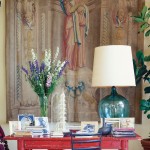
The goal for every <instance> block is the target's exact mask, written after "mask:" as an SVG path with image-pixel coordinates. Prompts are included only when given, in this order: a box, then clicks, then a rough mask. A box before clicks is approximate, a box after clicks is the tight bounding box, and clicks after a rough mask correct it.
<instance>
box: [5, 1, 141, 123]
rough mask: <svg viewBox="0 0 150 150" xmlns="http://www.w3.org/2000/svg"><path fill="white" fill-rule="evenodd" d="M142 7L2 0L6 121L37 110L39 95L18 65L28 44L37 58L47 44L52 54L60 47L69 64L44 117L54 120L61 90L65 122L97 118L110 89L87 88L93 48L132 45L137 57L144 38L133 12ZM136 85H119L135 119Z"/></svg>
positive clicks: (125, 3) (115, 3) (136, 3)
mask: <svg viewBox="0 0 150 150" xmlns="http://www.w3.org/2000/svg"><path fill="white" fill-rule="evenodd" d="M77 4H80V5H77ZM141 6H142V2H140V0H128V1H126V0H114V1H112V0H84V1H81V0H71V1H68V0H13V1H12V0H6V12H7V13H6V25H7V27H6V31H7V35H6V56H7V57H6V62H7V63H6V67H7V120H16V119H17V116H18V114H26V113H28V114H34V115H35V116H39V115H40V107H39V100H38V97H37V96H36V94H35V93H34V92H33V91H32V89H31V87H30V85H29V84H28V83H27V82H26V81H25V77H24V74H22V71H21V69H20V67H21V66H23V65H26V64H27V63H28V60H29V59H30V58H31V49H34V50H35V51H36V52H37V53H38V56H39V59H40V58H41V57H42V56H43V52H44V50H45V49H51V50H52V56H53V55H54V54H55V52H56V49H57V47H59V48H60V53H59V59H60V60H64V59H67V60H68V61H69V65H68V67H67V69H66V70H65V72H64V79H63V81H62V82H61V84H60V85H59V86H58V87H57V88H56V89H55V91H54V92H53V93H52V94H51V96H50V98H49V114H48V117H49V118H50V119H51V118H53V121H56V120H57V118H56V120H55V116H52V115H53V114H55V115H56V116H57V114H58V112H56V110H58V108H57V109H55V108H56V107H57V106H58V103H59V98H60V95H61V94H62V92H64V94H65V100H66V110H67V112H66V114H67V117H66V118H67V122H79V121H99V120H100V117H99V116H98V108H97V107H98V102H99V99H100V98H102V97H104V96H105V95H107V94H108V93H109V88H108V89H102V88H101V89H99V88H93V87H91V79H92V68H93V59H94V49H95V47H97V46H100V45H110V44H119V45H120V44H122V45H131V46H132V50H133V56H135V52H136V50H138V48H142V45H143V44H142V42H143V41H142V40H143V38H141V37H140V36H139V35H138V34H137V31H138V28H137V26H136V25H135V24H134V23H133V21H132V18H131V16H132V15H133V14H136V13H137V11H138V9H139V7H141ZM139 39H141V41H139ZM140 88H141V86H139V87H136V88H134V87H132V88H121V89H120V88H119V89H118V90H119V92H121V94H122V95H123V96H125V97H127V98H128V99H129V103H130V107H131V108H130V110H131V113H130V116H131V117H136V119H137V120H138V121H137V122H138V123H140V121H141V119H139V118H140V117H138V116H140V113H139V112H140V111H139V108H138V107H139V99H140V97H141V91H140ZM137 95H138V96H137ZM52 102H53V103H52ZM137 112H138V115H136V113H137ZM50 119H49V120H50Z"/></svg>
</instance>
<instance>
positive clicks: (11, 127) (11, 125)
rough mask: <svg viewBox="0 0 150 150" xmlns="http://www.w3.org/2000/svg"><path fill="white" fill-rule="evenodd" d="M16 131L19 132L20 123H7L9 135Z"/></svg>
mask: <svg viewBox="0 0 150 150" xmlns="http://www.w3.org/2000/svg"><path fill="white" fill-rule="evenodd" d="M16 130H21V122H20V121H9V131H10V135H12V134H13V133H14V132H15V131H16Z"/></svg>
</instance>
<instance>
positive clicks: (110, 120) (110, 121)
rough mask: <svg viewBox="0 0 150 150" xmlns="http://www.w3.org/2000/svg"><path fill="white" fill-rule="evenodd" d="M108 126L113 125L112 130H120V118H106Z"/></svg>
mask: <svg viewBox="0 0 150 150" xmlns="http://www.w3.org/2000/svg"><path fill="white" fill-rule="evenodd" d="M105 123H106V124H112V128H120V118H105Z"/></svg>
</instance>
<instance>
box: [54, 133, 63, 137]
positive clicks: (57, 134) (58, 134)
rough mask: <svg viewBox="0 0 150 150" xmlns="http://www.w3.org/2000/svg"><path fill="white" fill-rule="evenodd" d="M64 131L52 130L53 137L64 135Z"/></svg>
mask: <svg viewBox="0 0 150 150" xmlns="http://www.w3.org/2000/svg"><path fill="white" fill-rule="evenodd" d="M63 136H64V134H63V132H51V137H63Z"/></svg>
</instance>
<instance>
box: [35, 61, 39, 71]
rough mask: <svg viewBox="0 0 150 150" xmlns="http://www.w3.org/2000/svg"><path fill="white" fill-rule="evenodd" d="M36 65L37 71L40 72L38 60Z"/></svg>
mask: <svg viewBox="0 0 150 150" xmlns="http://www.w3.org/2000/svg"><path fill="white" fill-rule="evenodd" d="M35 66H36V72H37V73H39V64H38V61H37V60H36V61H35Z"/></svg>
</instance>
